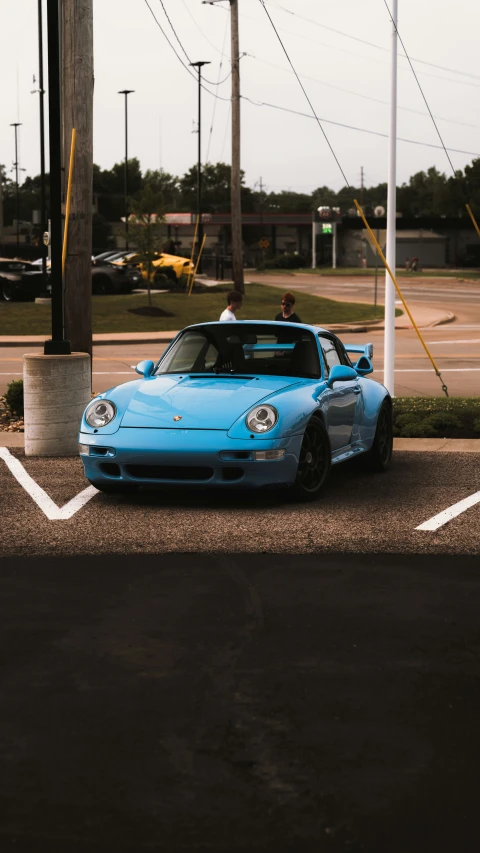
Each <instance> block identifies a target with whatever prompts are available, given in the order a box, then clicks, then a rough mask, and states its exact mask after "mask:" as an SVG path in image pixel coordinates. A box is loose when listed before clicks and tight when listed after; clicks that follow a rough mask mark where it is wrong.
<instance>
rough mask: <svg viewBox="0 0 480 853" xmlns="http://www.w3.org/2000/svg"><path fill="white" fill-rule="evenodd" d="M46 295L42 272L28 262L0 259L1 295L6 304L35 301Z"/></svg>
mask: <svg viewBox="0 0 480 853" xmlns="http://www.w3.org/2000/svg"><path fill="white" fill-rule="evenodd" d="M44 293H45V287H44V286H43V280H42V271H41V270H40V269H39V268H38V266H35V265H34V264H30V263H29V262H28V261H21V260H15V259H14V258H0V295H1V297H2V299H5V301H6V302H11V301H12V300H14V299H35V297H37V296H42V294H44Z"/></svg>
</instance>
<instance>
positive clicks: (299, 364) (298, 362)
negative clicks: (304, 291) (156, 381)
mask: <svg viewBox="0 0 480 853" xmlns="http://www.w3.org/2000/svg"><path fill="white" fill-rule="evenodd" d="M155 372H156V374H157V375H158V374H162V373H207V374H210V375H215V374H223V375H224V374H225V373H241V374H243V375H247V376H250V375H266V376H299V377H304V378H307V379H318V378H319V377H320V364H319V359H318V349H317V344H316V341H315V337H314V335H313V334H312V333H311V332H309V331H307V330H305V329H301V328H299V327H298V326H295V325H294V324H291V326H290V325H289V326H286V325H285V326H283V325H282V326H279V327H278V328H277V327H275V326H272V325H268V326H262V325H260V324H255V325H249V324H247V323H245V322H242V323H238V324H237V323H235V331H233V330H232V324H231V323H221V324H220V323H219V324H218V325H209V326H203V327H202V326H197V327H196V328H195V329H190V330H188V331H186V332H185V333H184V334H183V335H182V336H181V338H179V340H178V341H177V342H176V343H175V344H174V345H173V346H172V347H171V348H170V349H169V350H168V352H167V353H166V355H165V357H164V358H163V359H162V360H161V362H160V363H159V364H158V365H157V368H156V371H155Z"/></svg>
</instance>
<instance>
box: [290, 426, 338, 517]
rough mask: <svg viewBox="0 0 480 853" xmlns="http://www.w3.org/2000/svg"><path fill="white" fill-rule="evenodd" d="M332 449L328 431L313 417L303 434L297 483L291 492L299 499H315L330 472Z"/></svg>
mask: <svg viewBox="0 0 480 853" xmlns="http://www.w3.org/2000/svg"><path fill="white" fill-rule="evenodd" d="M331 463H332V451H331V447H330V439H329V437H328V432H327V430H326V429H325V427H324V425H323V423H322V422H321V421H320V420H319V419H318V418H312V420H311V421H310V422H309V423H308V425H307V428H306V430H305V433H304V435H303V441H302V446H301V449H300V459H299V463H298V469H297V476H296V479H295V483H294V484H293V486H292V488H291V489H290V494H291V495H292V497H293V498H295V500H298V501H313V500H315V498H317V497H318V495H319V494H320V492H321V491H322V489H323V487H324V486H325V483H326V482H327V480H328V476H329V474H330V467H331Z"/></svg>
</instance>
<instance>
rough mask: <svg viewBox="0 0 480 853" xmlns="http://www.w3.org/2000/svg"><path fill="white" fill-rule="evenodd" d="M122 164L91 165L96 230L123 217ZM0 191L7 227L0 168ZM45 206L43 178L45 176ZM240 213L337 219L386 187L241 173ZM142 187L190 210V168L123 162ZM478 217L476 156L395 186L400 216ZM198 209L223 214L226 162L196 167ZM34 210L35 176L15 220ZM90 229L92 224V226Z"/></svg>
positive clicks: (9, 192)
mask: <svg viewBox="0 0 480 853" xmlns="http://www.w3.org/2000/svg"><path fill="white" fill-rule="evenodd" d="M124 168H125V166H124V163H123V162H122V163H115V165H114V166H113V167H112V168H111V169H101V168H100V166H98V165H97V164H94V166H93V197H94V204H95V209H96V211H97V214H96V217H95V221H96V224H97V227H100V226H101V224H102V223H107V222H115V221H119V220H120V218H121V217H122V216H123V215H124V210H125V203H124ZM0 177H1V181H2V188H3V212H4V223H5V225H10V224H11V223H12V222H13V220H14V219H15V217H16V187H15V181H14V180H13V179H12V178H11V177H9V176H8V174H7V172H6V169H5V167H4V166H2V165H0ZM46 183H47V207H48V175H47V181H46ZM241 183H242V188H241V192H242V210H243V212H244V213H259V212H264V213H266V212H277V213H309V212H311V211H312V210H315V209H316V208H317V207H319V206H320V205H328V206H332V207H339V208H340V209H341V212H342V214H343V215H348V212H349V211H350V210H351V209H352V208H353V207H354V205H353V199H354V198H357V199H358V200H359V201H360V202H361V203H362V204H363V207H364V209H365V212H366V213H367V215H368V214H373V211H374V209H375V207H377V206H379V205H380V206H382V207H385V208H386V206H387V184H386V183H382V184H378V185H377V186H373V187H364V188H360V187H343V188H342V189H341V190H340V191H339V192H335V191H334V190H332V189H330V188H329V187H328V186H326V185H324V186H319V187H318V188H317V189H315V190H314V191H313V192H312V193H298V192H293V191H291V190H282V191H281V192H268V191H264V190H259V189H256V188H251V187H247V186H246V185H245V174H244V173H242V182H241ZM147 187H148V188H149V191H150V192H153V193H155V195H156V196H158V197H159V198H160V199H161V204H162V209H163V211H164V212H175V211H178V212H189V211H195V210H196V192H197V166H196V165H194V166H192V167H191V168H190V169H189V170H188V171H187V172H186V173H185V174H184V175H183V176H181V177H179V176H176V175H172V174H170V173H169V172H165V171H163V170H158V169H156V170H151V169H147V170H146V171H145V172H142V170H141V167H140V162H139V161H138V159H137V158H135V157H134V158H132V159H130V160H129V161H128V190H129V196H130V197H131V198H132V199H133V200H139V199H141V198H142V196H143V195H144V193H145V191H146V189H147ZM467 202H468V203H469V204H470V205H471V207H472V210H473V211H474V213H477V214H480V158H478V159H475V160H473V161H472V163H471V165H467V166H465V169H464V170H463V171H462V170H458V171H457V172H456V173H455V177H453V176H450V177H448V176H447V175H445V174H444V173H442V172H439V171H438V170H437V169H436V168H435V167H433V166H432V167H431V168H430V169H428V170H427V171H426V172H417V173H416V174H414V175H412V177H411V178H410V179H409V181H408V183H404V184H402V185H401V186H399V187H398V188H397V210H398V211H401V212H402V214H403V216H404V217H419V216H429V217H435V216H436V217H445V216H447V217H459V216H465V215H466V211H465V204H466V203H467ZM202 207H203V211H204V212H205V213H228V212H229V210H230V166H229V165H228V164H227V163H207V164H205V165H204V166H203V168H202ZM39 209H40V175H36V176H35V177H27V178H26V179H25V181H24V182H23V184H22V185H21V186H20V187H19V216H20V219H21V220H24V221H28V222H30V221H31V220H32V211H33V210H39ZM94 227H95V223H94Z"/></svg>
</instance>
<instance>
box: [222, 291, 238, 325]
mask: <svg viewBox="0 0 480 853" xmlns="http://www.w3.org/2000/svg"><path fill="white" fill-rule="evenodd" d="M242 303H243V296H242V294H241V293H239V292H238V290H231V291H230V293H227V307H226V308H225V311H222V313H221V314H220V322H221V323H234V322H235V321H236V319H237V318H236V316H235V314H236V312H237V311H238V309H239V308H241V307H242Z"/></svg>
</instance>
